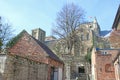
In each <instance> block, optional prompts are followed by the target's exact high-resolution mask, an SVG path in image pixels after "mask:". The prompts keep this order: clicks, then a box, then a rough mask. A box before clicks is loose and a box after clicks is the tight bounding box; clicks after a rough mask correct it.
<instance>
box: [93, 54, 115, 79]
mask: <svg viewBox="0 0 120 80" xmlns="http://www.w3.org/2000/svg"><path fill="white" fill-rule="evenodd" d="M111 63H112V57H111V54H101V53H96V65H95V67H96V76H97V80H115V71H114V65H112V64H111Z"/></svg>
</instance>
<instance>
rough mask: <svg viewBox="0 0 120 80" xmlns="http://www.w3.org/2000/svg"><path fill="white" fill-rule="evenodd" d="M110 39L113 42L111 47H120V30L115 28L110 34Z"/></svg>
mask: <svg viewBox="0 0 120 80" xmlns="http://www.w3.org/2000/svg"><path fill="white" fill-rule="evenodd" d="M109 41H110V44H111V48H116V49H119V48H120V30H117V31H116V30H113V31H112V33H111V34H110V37H109Z"/></svg>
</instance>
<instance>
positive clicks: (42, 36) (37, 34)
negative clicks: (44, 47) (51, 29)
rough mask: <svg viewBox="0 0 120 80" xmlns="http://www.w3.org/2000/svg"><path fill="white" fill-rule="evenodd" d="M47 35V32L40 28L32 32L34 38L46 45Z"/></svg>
mask: <svg viewBox="0 0 120 80" xmlns="http://www.w3.org/2000/svg"><path fill="white" fill-rule="evenodd" d="M45 34H46V33H45V31H44V30H42V29H40V28H37V29H33V30H32V36H33V37H34V38H35V39H37V40H39V41H40V42H42V43H44V41H45Z"/></svg>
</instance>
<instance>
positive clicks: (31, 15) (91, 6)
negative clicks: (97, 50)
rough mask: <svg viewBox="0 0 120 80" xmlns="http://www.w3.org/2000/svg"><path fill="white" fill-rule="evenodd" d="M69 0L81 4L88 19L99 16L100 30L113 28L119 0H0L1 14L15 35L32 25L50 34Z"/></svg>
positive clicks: (29, 30)
mask: <svg viewBox="0 0 120 80" xmlns="http://www.w3.org/2000/svg"><path fill="white" fill-rule="evenodd" d="M68 3H74V4H76V5H78V6H80V7H82V8H83V10H84V11H85V16H86V19H87V20H88V21H93V19H94V17H96V18H97V21H98V24H99V25H100V28H101V30H111V27H112V24H113V21H114V18H115V15H116V12H117V9H118V6H119V4H120V0H0V16H2V17H4V18H5V19H6V20H7V22H8V23H9V24H10V25H11V27H12V29H14V32H13V33H14V34H15V35H16V34H19V33H20V32H21V31H22V30H23V29H25V30H26V31H27V32H28V33H30V34H31V30H32V29H36V28H41V29H43V30H44V31H46V36H50V35H52V34H51V29H52V28H54V27H53V24H54V23H55V20H56V17H57V13H58V12H59V11H60V10H61V9H62V7H63V6H64V5H65V4H68ZM90 17H93V18H90Z"/></svg>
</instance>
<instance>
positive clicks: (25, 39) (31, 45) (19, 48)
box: [9, 31, 62, 62]
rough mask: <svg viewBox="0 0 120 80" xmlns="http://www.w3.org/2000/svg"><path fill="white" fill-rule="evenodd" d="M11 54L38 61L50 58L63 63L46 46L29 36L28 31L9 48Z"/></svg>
mask: <svg viewBox="0 0 120 80" xmlns="http://www.w3.org/2000/svg"><path fill="white" fill-rule="evenodd" d="M9 52H10V53H11V54H15V55H19V56H22V57H28V58H29V59H32V60H36V61H41V60H42V61H43V60H44V59H46V58H48V57H50V58H51V59H54V60H56V61H59V62H62V61H61V60H60V59H59V58H58V57H57V56H56V55H55V54H54V53H53V52H52V51H51V50H50V49H49V48H48V47H47V46H46V45H45V44H43V43H42V42H40V41H38V40H37V39H35V38H34V37H32V36H31V35H29V34H28V33H27V32H26V31H22V36H21V38H20V39H19V40H18V41H17V43H16V44H14V45H13V46H12V47H11V48H9Z"/></svg>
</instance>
